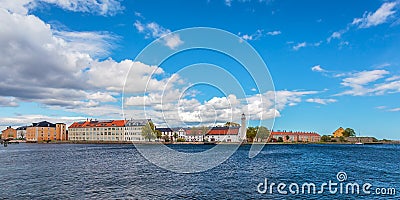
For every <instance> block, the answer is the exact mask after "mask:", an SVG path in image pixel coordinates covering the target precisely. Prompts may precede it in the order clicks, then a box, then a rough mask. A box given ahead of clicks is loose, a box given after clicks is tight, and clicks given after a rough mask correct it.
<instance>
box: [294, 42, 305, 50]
mask: <svg viewBox="0 0 400 200" xmlns="http://www.w3.org/2000/svg"><path fill="white" fill-rule="evenodd" d="M306 46H307V43H306V42H302V43H298V44H296V45H295V46H293V50H295V51H298V50H299V49H301V48H304V47H306Z"/></svg>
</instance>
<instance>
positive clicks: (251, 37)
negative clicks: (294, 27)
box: [238, 29, 281, 41]
mask: <svg viewBox="0 0 400 200" xmlns="http://www.w3.org/2000/svg"><path fill="white" fill-rule="evenodd" d="M280 34H281V32H280V31H270V32H267V33H264V30H262V29H257V30H256V31H255V32H254V33H252V34H243V35H242V33H240V32H239V33H238V36H239V37H240V38H241V39H243V40H247V41H252V40H259V39H260V38H262V37H263V36H265V35H271V36H275V35H280Z"/></svg>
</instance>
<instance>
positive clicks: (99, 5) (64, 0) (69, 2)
mask: <svg viewBox="0 0 400 200" xmlns="http://www.w3.org/2000/svg"><path fill="white" fill-rule="evenodd" d="M43 3H48V4H53V5H55V6H58V7H60V8H62V9H64V10H69V11H73V12H85V13H93V14H97V15H115V14H117V13H119V12H121V11H122V10H123V9H124V7H123V6H121V4H120V2H119V1H116V0H97V1H88V0H40V1H36V0H17V1H15V0H2V1H1V2H0V7H2V8H5V9H7V10H9V11H10V12H13V13H18V14H23V15H25V14H27V13H28V11H29V10H30V9H34V8H36V7H40V6H41V4H43Z"/></svg>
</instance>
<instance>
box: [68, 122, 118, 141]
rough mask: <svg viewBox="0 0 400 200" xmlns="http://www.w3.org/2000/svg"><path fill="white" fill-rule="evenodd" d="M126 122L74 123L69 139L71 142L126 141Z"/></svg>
mask: <svg viewBox="0 0 400 200" xmlns="http://www.w3.org/2000/svg"><path fill="white" fill-rule="evenodd" d="M125 122H126V121H125V120H100V121H97V120H86V121H83V122H74V123H73V124H71V125H70V126H69V127H68V139H69V140H71V141H111V142H118V141H124V139H125Z"/></svg>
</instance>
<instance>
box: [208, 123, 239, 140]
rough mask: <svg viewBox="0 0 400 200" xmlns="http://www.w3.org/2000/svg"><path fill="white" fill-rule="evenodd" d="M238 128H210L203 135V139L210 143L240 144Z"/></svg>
mask: <svg viewBox="0 0 400 200" xmlns="http://www.w3.org/2000/svg"><path fill="white" fill-rule="evenodd" d="M239 129H240V127H237V126H236V127H232V126H231V127H229V126H222V127H212V128H211V129H210V130H209V131H208V133H207V134H206V135H205V139H206V140H208V141H210V142H242V141H243V139H242V138H241V136H240V134H239Z"/></svg>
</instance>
